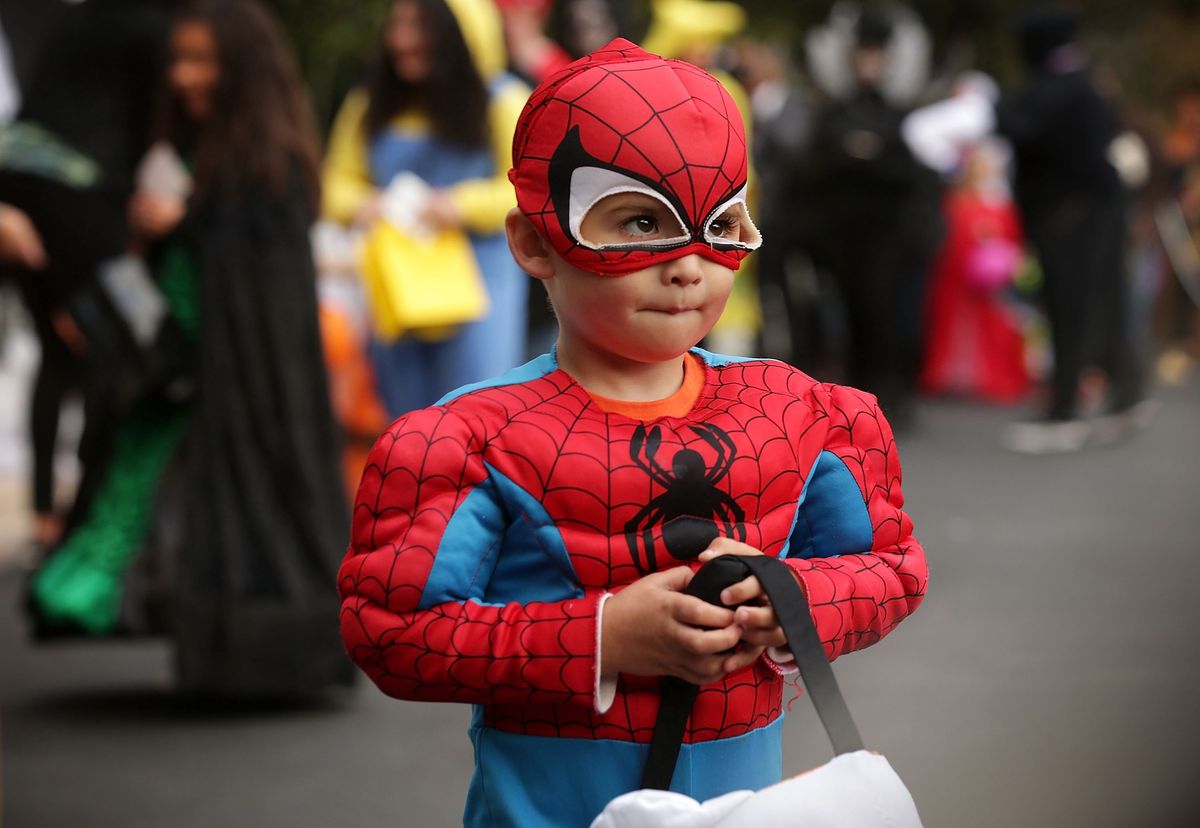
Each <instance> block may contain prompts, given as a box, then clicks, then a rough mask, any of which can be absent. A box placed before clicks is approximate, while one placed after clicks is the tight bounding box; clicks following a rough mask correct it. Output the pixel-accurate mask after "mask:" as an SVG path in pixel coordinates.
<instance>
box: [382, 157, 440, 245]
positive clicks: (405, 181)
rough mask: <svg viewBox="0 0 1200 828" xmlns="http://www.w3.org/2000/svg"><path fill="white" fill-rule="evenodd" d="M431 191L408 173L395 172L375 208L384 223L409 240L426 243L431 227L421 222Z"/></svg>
mask: <svg viewBox="0 0 1200 828" xmlns="http://www.w3.org/2000/svg"><path fill="white" fill-rule="evenodd" d="M432 193H433V190H432V189H431V188H430V186H429V185H428V184H426V183H425V182H424V180H422V179H421V178H420V177H419V176H417V175H415V174H413V173H411V172H401V173H397V174H396V176H395V177H394V178H393V179H392V181H391V183H390V184H388V185H387V187H386V188H385V189H384V191H383V196H382V197H381V198H380V202H379V209H380V212H381V213H382V215H383V219H384V221H386V222H387V223H388V224H390V225H392V226H393V227H395V228H396V229H397V230H399V231H400V232H401V233H403V234H404V235H406V236H408V237H409V238H410V239H417V240H429V239H432V238H433V236H434V228H433V227H431V226H430V225H429V224H427V223H425V222H424V221H422V220H421V215H422V213H423V212H424V209H425V205H426V204H427V203H428V201H429V198H430V196H431V195H432Z"/></svg>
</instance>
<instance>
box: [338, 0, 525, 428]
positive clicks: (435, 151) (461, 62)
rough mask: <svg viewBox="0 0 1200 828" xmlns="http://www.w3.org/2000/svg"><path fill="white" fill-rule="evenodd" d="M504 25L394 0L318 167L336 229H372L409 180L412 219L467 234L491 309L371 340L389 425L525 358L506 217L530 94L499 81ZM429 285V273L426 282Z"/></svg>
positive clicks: (453, 7)
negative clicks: (385, 199) (423, 192)
mask: <svg viewBox="0 0 1200 828" xmlns="http://www.w3.org/2000/svg"><path fill="white" fill-rule="evenodd" d="M505 62H506V57H505V52H504V43H503V36H502V33H501V25H500V18H499V15H498V13H497V11H496V9H495V6H494V5H492V3H490V2H488V1H487V0H397V2H395V3H393V4H392V5H391V7H390V9H389V11H388V17H387V20H386V22H385V24H384V26H383V31H382V35H381V46H380V50H379V55H378V57H377V59H376V60H375V62H374V65H373V66H372V68H371V69H370V72H369V75H368V77H367V79H366V81H365V83H364V84H363V86H361V87H360V88H358V89H355V90H354V91H352V92H351V93H350V94H349V95H348V96H347V98H346V100H345V102H344V103H343V105H342V108H341V110H340V111H339V113H338V115H337V118H336V120H335V122H334V126H333V132H332V135H331V138H330V143H329V149H328V154H327V156H326V159H325V166H324V173H323V183H324V189H325V193H324V212H325V214H326V215H328V216H329V217H331V218H333V219H334V220H336V221H339V222H341V223H343V224H355V225H359V226H362V227H368V226H370V225H372V224H373V223H374V222H376V221H379V220H380V219H381V212H382V208H381V199H382V193H383V191H384V190H385V189H386V188H387V187H388V185H389V184H390V183H391V182H392V180H393V179H394V178H395V177H396V176H397V175H398V174H403V173H409V174H412V175H415V176H416V177H417V178H419V179H420V180H421V181H422V182H424V184H425V185H428V187H429V188H431V195H430V197H428V198H427V199H426V200H425V202H424V205H423V207H422V208H421V209H420V215H419V216H417V217H416V218H417V219H418V220H419V221H420V222H421V223H423V224H425V225H426V226H428V227H431V228H432V229H434V230H435V231H436V230H441V229H457V230H461V231H463V232H465V233H466V234H467V237H468V239H469V242H470V246H471V251H472V254H473V256H474V258H475V262H476V264H477V265H478V268H479V271H480V274H481V276H482V279H483V282H484V285H485V286H486V290H487V296H488V300H489V303H490V310H489V311H488V312H487V314H486V315H485V316H484V317H483V318H481V319H479V320H476V321H474V322H469V323H466V324H463V325H461V326H458V327H457V328H456V329H454V330H453V331H452V332H450V333H449V334H448V335H446V333H445V332H444V331H443V332H439V333H438V334H436V335H424V334H421V333H409V334H406V335H402V336H400V337H399V338H398V339H395V340H392V341H384V340H382V339H379V338H377V339H376V341H375V343H374V345H373V348H372V356H373V361H374V367H375V374H376V379H377V381H378V383H379V391H380V396H381V397H382V399H383V401H384V405H385V406H386V407H387V409H388V411H389V413H390V414H391V416H393V417H396V416H399V415H400V414H403V413H405V412H407V411H411V410H413V409H415V408H421V407H423V406H426V405H429V404H431V403H433V402H434V401H435V400H437V399H438V398H439V397H441V396H442V395H443V394H445V393H447V392H449V391H451V390H453V389H455V388H458V387H459V386H462V385H465V384H467V383H470V382H475V381H478V380H481V379H483V378H484V377H488V376H491V375H492V374H496V373H499V372H501V371H504V370H506V369H508V368H511V367H513V366H514V365H516V364H518V363H519V362H521V361H523V360H524V358H525V331H526V302H527V299H528V293H529V286H528V279H526V278H525V275H524V274H523V273H521V271H520V269H519V268H518V267H517V265H516V264H515V263H514V262H513V260H512V257H511V256H510V255H509V253H508V245H507V242H506V241H505V236H504V217H505V216H506V215H507V213H508V211H509V210H510V209H512V207H513V206H514V205H515V204H516V201H515V196H514V195H513V189H512V184H511V183H509V180H508V177H507V176H508V170H509V168H510V167H511V166H512V136H513V130H514V129H515V126H516V123H517V118H518V116H519V115H520V113H521V109H522V107H523V106H524V105H525V100H526V98H527V97H528V94H529V90H528V88H527V87H526V86H525V85H524V84H522V83H521V82H520V81H518V80H517V79H516V78H514V77H512V76H510V75H507V74H505V72H504V67H505ZM424 277H425V278H428V279H430V280H433V281H434V282H436V280H437V279H438V274H437V273H429V274H425V275H424Z"/></svg>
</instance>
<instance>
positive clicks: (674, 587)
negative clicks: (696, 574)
mask: <svg viewBox="0 0 1200 828" xmlns="http://www.w3.org/2000/svg"><path fill="white" fill-rule="evenodd" d="M646 580H652V581H653V582H654V583H655V585H656V586H658V587H660V588H662V589H669V590H671V591H672V592H683V591H684V590H685V589H687V585H688V584H690V583H691V582H692V570H690V569H688V568H687V567H686V566H673V567H671V568H670V569H664V570H662V571H661V572H651V573H650V574H649V575H647V576H646Z"/></svg>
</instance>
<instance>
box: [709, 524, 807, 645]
mask: <svg viewBox="0 0 1200 828" xmlns="http://www.w3.org/2000/svg"><path fill="white" fill-rule="evenodd" d="M761 554H762V551H761V550H758V549H755V548H754V547H753V546H747V545H746V544H744V543H739V542H737V541H735V540H733V539H731V538H717V539H716V540H714V541H713V542H712V543H711V544H709V546H708V549H706V550H705V551H703V552H701V553H700V562H701V563H707V562H708V561H710V560H712V559H713V558H716V557H719V556H721V555H746V556H750V555H761ZM721 602H722V603H724V604H729V605H730V606H736V605H738V604H747V605H748V606H741V607H738V608H737V615H736V624H737V625H738V626H739V627H741V628H742V641H744V642H746V644H749V645H751V647H752V648H757V649H758V652H759V653H762V651H763V650H765V649H766V648H767V647H786V646H787V635H785V634H784V632H783V627H781V626H779V619H778V618H776V617H775V610H774V609H773V608H772V607H771V602H770V601H769V600H768V599H767V596H766V593H764V592H763V588H762V584H760V583H759V582H758V578H756V577H754V576H753V575H751V576H749V577H747V578H745V579H744V580H741V581H738V582H737V583H736V584H733V585H732V586H728V587H726V588H725V589H723V590H722V591H721ZM739 655H740V653H739Z"/></svg>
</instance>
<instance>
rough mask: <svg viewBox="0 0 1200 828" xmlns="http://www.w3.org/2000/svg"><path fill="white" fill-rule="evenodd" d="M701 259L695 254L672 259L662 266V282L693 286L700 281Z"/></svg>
mask: <svg viewBox="0 0 1200 828" xmlns="http://www.w3.org/2000/svg"><path fill="white" fill-rule="evenodd" d="M701 261H702V260H701V258H700V256H699V255H698V254H696V253H689V254H688V255H686V256H680V257H679V258H678V259H672V260H671V261H669V262H667V263H666V264H665V265H664V266H663V281H665V282H667V283H669V284H672V285H682V286H687V285H693V284H695V283H696V282H699V281H700V277H701V269H700V268H701Z"/></svg>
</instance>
